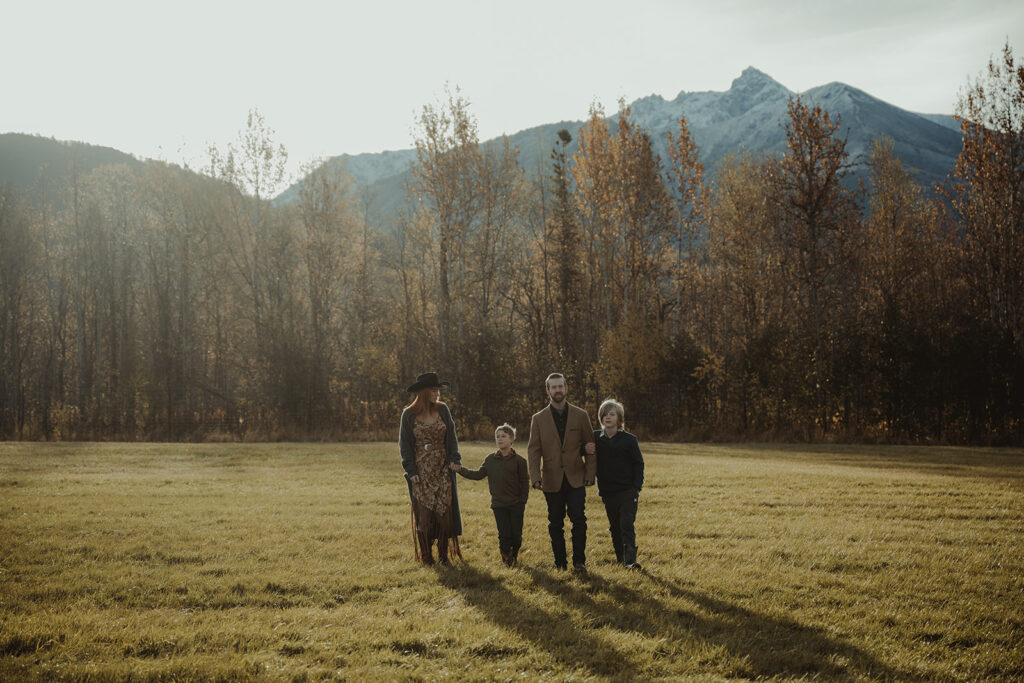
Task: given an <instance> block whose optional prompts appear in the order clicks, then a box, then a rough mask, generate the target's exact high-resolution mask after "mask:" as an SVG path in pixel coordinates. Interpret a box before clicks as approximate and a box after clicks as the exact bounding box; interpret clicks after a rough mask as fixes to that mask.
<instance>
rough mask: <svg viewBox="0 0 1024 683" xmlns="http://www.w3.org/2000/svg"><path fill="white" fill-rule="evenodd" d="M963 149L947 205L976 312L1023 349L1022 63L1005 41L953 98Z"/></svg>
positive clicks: (1023, 197) (1023, 181)
mask: <svg viewBox="0 0 1024 683" xmlns="http://www.w3.org/2000/svg"><path fill="white" fill-rule="evenodd" d="M957 118H958V119H959V120H960V129H961V132H962V133H963V139H964V144H963V149H962V150H961V152H960V156H959V158H958V159H957V163H956V171H955V185H954V188H953V195H952V196H953V206H954V207H955V209H956V211H957V212H958V214H959V216H960V220H961V224H962V227H963V230H964V240H965V245H964V246H965V250H966V256H967V262H966V266H967V267H966V273H967V276H968V278H969V279H970V281H971V283H972V285H973V286H974V288H975V290H976V292H977V296H978V299H979V301H981V302H982V307H983V311H984V315H985V316H986V317H987V318H988V319H989V320H990V321H991V322H992V324H993V325H995V326H997V327H998V328H1000V329H1003V330H1006V332H1007V333H1008V334H1010V335H1011V336H1012V338H1013V341H1014V343H1015V344H1017V346H1018V349H1020V350H1021V351H1022V352H1024V287H1022V286H1021V283H1022V282H1024V64H1018V63H1016V62H1015V60H1014V56H1013V51H1012V50H1011V48H1010V45H1009V43H1007V44H1006V45H1005V46H1004V47H1003V53H1002V55H1001V57H1000V58H999V59H993V60H991V61H990V62H989V65H988V69H987V72H986V73H985V74H984V75H983V76H981V77H979V78H978V79H977V80H976V81H973V82H970V83H969V84H968V87H967V89H966V91H965V92H964V93H963V95H962V96H961V99H960V102H959V104H958V106H957Z"/></svg>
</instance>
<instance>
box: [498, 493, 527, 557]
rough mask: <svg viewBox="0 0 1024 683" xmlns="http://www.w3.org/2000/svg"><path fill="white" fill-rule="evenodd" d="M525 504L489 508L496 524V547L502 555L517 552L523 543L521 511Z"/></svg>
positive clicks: (524, 508) (523, 509)
mask: <svg viewBox="0 0 1024 683" xmlns="http://www.w3.org/2000/svg"><path fill="white" fill-rule="evenodd" d="M525 510H526V505H510V506H508V507H498V508H491V511H492V512H494V521H495V522H496V523H497V524H498V549H499V550H500V551H501V554H502V557H504V556H505V555H508V554H510V553H512V554H515V553H518V552H519V547H520V546H521V545H523V512H524V511H525Z"/></svg>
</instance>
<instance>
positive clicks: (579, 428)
mask: <svg viewBox="0 0 1024 683" xmlns="http://www.w3.org/2000/svg"><path fill="white" fill-rule="evenodd" d="M566 405H567V406H568V410H569V415H568V417H567V419H566V421H565V443H559V440H558V428H557V427H556V426H555V416H554V415H552V414H551V405H550V404H548V406H547V407H545V408H544V410H542V411H540V412H539V413H537V414H536V415H534V416H533V418H531V419H530V445H529V446H528V447H527V456H528V457H527V460H528V462H529V464H530V482H531V483H534V484H535V483H537V482H538V481H539V482H541V489H542V490H544V491H547V492H549V493H554V492H555V491H558V490H559V489H560V488H562V475H565V477H566V479H568V480H569V484H570V485H571V486H573V487H575V488H579V487H580V486H583V482H584V481H588V482H590V483H594V479H595V478H596V477H597V456H594V455H591V456H587V455H586V453H584V452H583V448H582V447H583V444H585V443H587V442H588V441H593V440H594V429H593V427H591V425H590V416H589V415H587V411H585V410H583V409H582V408H577V407H576V406H574V405H572V404H571V403H567V404H566Z"/></svg>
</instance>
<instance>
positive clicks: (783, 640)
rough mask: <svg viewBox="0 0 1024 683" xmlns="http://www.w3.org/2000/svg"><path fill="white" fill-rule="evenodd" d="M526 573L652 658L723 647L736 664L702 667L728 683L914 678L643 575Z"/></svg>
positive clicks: (801, 628) (811, 632)
mask: <svg viewBox="0 0 1024 683" xmlns="http://www.w3.org/2000/svg"><path fill="white" fill-rule="evenodd" d="M527 571H528V572H529V573H530V574H531V576H532V579H533V583H534V584H535V585H536V586H537V587H538V588H539V589H541V590H544V591H546V592H548V593H550V594H552V595H555V596H557V597H558V598H560V599H561V600H563V601H564V602H565V603H566V604H567V605H569V606H571V607H573V608H575V609H579V610H582V611H583V612H584V613H585V614H586V615H587V617H588V618H589V619H590V621H591V622H592V623H594V624H596V625H600V626H608V627H611V628H614V629H617V630H620V631H623V632H636V633H641V634H643V635H644V636H646V637H647V638H649V639H652V640H654V641H658V642H660V643H662V644H661V645H659V646H658V647H657V649H656V650H655V652H654V653H653V656H654V657H655V658H660V657H667V658H671V657H673V656H681V657H689V656H691V655H689V654H688V653H689V652H690V648H692V647H693V644H694V640H695V639H696V640H698V641H702V642H704V643H707V644H710V645H712V646H720V647H723V648H724V649H725V650H726V651H728V652H729V653H730V654H731V655H732V656H733V657H734V658H735V662H734V663H729V662H718V663H717V664H718V666H716V665H715V663H714V662H709V663H708V666H709V667H713V668H719V667H721V666H724V667H726V669H727V670H725V671H721V672H720V673H722V674H724V675H727V676H730V677H732V676H738V677H744V678H755V677H772V676H811V677H822V678H825V679H827V680H852V679H861V678H864V677H868V678H882V679H892V678H897V679H900V680H914V679H915V675H914V674H912V673H910V672H906V671H895V670H893V669H892V668H891V667H889V666H887V665H886V664H884V663H883V662H881V661H879V660H878V659H876V658H875V657H873V656H872V655H871V654H869V653H868V652H865V651H864V650H861V649H860V648H857V647H855V646H853V645H851V644H849V643H845V642H843V641H841V640H839V639H836V638H833V637H830V636H829V635H827V634H826V633H825V632H823V631H821V630H820V629H816V628H813V627H810V626H806V625H804V624H801V623H799V622H797V621H795V620H793V619H786V618H780V617H773V616H769V615H766V614H761V613H758V612H755V611H753V610H750V609H747V608H745V607H741V606H739V605H736V604H734V603H730V602H727V601H725V600H721V599H719V598H715V597H712V596H710V595H707V594H705V593H701V592H699V591H696V590H691V589H687V588H682V587H680V586H678V585H676V584H674V583H672V582H671V581H669V580H667V579H665V578H662V577H660V576H656V575H653V574H650V573H648V572H646V571H641V572H637V573H635V574H631V575H630V576H632V577H635V580H631V581H630V582H629V584H630V585H627V584H625V583H622V582H620V581H618V580H614V579H606V578H602V577H600V576H597V575H594V574H591V575H589V576H587V577H586V578H585V579H584V580H583V581H582V582H579V583H577V582H567V581H561V580H558V579H555V578H553V577H552V576H551V575H549V574H547V573H544V572H541V571H537V570H535V569H532V568H527ZM644 581H647V582H649V583H650V584H652V585H653V586H654V587H657V588H660V589H662V591H663V592H667V593H668V594H669V595H671V596H672V598H673V599H674V600H673V601H672V604H669V603H668V602H663V601H662V600H660V599H657V598H654V597H650V596H647V595H643V594H642V593H641V592H639V591H638V590H636V589H635V588H633V586H635V585H638V584H640V583H642V582H644ZM680 603H681V604H680ZM694 608H696V609H694ZM664 673H665V674H666V675H669V674H671V673H672V672H671V671H666V672H664Z"/></svg>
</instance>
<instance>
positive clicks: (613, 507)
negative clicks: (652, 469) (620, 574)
mask: <svg viewBox="0 0 1024 683" xmlns="http://www.w3.org/2000/svg"><path fill="white" fill-rule="evenodd" d="M624 417H625V415H624V410H623V408H622V404H621V403H619V402H618V401H616V400H615V399H611V398H609V399H607V400H605V401H604V403H602V404H601V407H600V408H599V409H598V411H597V421H598V422H600V423H601V426H602V427H603V429H600V430H597V431H595V432H594V440H595V441H596V442H597V492H598V493H599V494H601V499H602V500H603V501H604V509H605V512H606V513H608V527H609V531H611V532H612V545H613V546H615V559H616V560H618V562H619V563H620V564H622V565H624V566H625V567H626V569H640V565H639V564H638V563H637V561H636V532H635V531H634V529H633V523H634V522H635V521H636V510H637V506H638V505H639V503H640V489H641V488H642V487H643V485H644V456H643V454H642V453H640V442H639V441H638V440H637V438H636V437H635V436H634V435H632V434H630V433H629V432H627V431H625V430H624V429H623V428H622V427H623V424H624Z"/></svg>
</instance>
